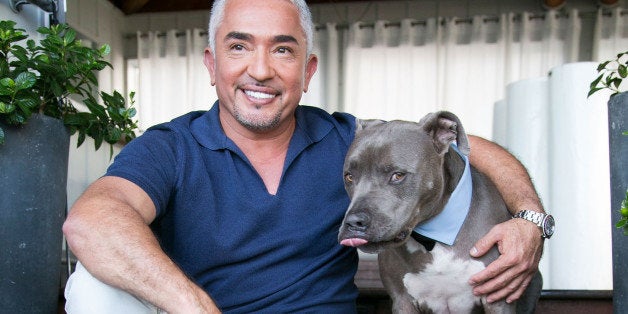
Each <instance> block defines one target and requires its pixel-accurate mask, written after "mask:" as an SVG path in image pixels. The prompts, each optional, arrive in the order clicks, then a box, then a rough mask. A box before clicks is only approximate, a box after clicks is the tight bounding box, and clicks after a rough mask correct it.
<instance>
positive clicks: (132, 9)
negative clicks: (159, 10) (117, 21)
mask: <svg viewBox="0 0 628 314" xmlns="http://www.w3.org/2000/svg"><path fill="white" fill-rule="evenodd" d="M148 1H149V0H126V1H122V11H123V12H124V13H125V14H133V13H136V12H138V11H140V10H141V9H142V8H143V7H144V6H145V5H146V4H147V3H148Z"/></svg>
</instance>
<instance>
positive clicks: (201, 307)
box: [63, 177, 220, 313]
mask: <svg viewBox="0 0 628 314" xmlns="http://www.w3.org/2000/svg"><path fill="white" fill-rule="evenodd" d="M154 219H155V206H154V204H153V202H152V200H151V199H150V197H149V196H148V195H147V194H146V193H145V192H144V191H143V190H142V189H141V188H140V187H138V186H137V185H135V184H133V183H131V182H130V181H127V180H125V179H122V178H118V177H103V178H101V179H99V180H97V181H96V182H94V183H93V184H92V185H91V186H90V187H89V188H88V189H87V190H86V191H85V193H83V195H82V196H81V197H80V198H79V199H78V200H77V201H76V203H75V204H74V206H73V207H72V210H71V211H70V214H69V216H68V218H67V220H66V222H65V223H64V225H63V232H64V234H65V235H66V237H67V240H68V244H69V246H70V248H71V249H72V251H73V252H74V253H75V254H76V256H77V257H78V259H79V260H80V261H81V263H82V264H83V266H85V268H86V269H87V270H88V271H89V272H90V273H91V274H92V275H93V276H94V277H96V278H98V279H100V280H101V281H102V282H104V283H107V284H109V285H112V286H115V287H118V288H121V289H123V290H126V291H128V292H130V293H131V294H133V295H136V296H138V297H140V298H142V299H145V300H147V301H149V302H151V303H152V304H154V305H155V306H157V307H159V308H161V309H163V310H166V311H167V312H168V313H219V312H220V311H219V310H218V308H217V307H216V306H215V304H214V303H213V301H212V300H211V298H210V297H209V296H208V295H207V294H206V293H205V292H204V291H203V290H202V289H201V288H200V287H198V286H197V285H196V284H195V283H193V282H192V281H191V280H189V279H188V278H187V276H186V275H185V274H184V273H183V272H182V271H181V270H180V269H179V268H178V267H177V266H176V265H175V264H174V262H173V261H172V260H171V259H170V258H169V257H168V256H167V255H166V254H165V253H164V252H163V250H162V249H161V247H160V246H159V243H158V241H157V239H156V238H155V236H154V235H153V233H152V231H151V229H150V228H149V226H148V225H149V224H150V222H152V221H153V220H154Z"/></svg>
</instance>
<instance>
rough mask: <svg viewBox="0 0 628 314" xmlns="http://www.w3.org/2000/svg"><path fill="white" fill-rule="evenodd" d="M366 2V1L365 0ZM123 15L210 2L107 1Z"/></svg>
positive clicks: (184, 8) (324, 0)
mask: <svg viewBox="0 0 628 314" xmlns="http://www.w3.org/2000/svg"><path fill="white" fill-rule="evenodd" d="M354 1H365V0H306V2H307V3H308V4H318V3H338V2H354ZM366 1H368V0H366ZM109 2H111V3H113V4H114V5H115V6H116V7H117V8H119V9H120V10H122V12H124V14H127V15H129V14H135V13H149V12H174V11H191V10H207V11H209V9H210V8H211V4H212V1H211V0H109Z"/></svg>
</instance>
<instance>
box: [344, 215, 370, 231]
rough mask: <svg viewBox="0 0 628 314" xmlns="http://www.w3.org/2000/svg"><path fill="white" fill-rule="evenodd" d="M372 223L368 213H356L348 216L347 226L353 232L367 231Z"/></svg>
mask: <svg viewBox="0 0 628 314" xmlns="http://www.w3.org/2000/svg"><path fill="white" fill-rule="evenodd" d="M370 221H371V218H370V217H369V215H367V214H366V213H354V214H350V215H349V216H347V218H346V219H345V224H346V225H347V227H348V228H349V229H350V230H351V231H365V230H366V229H367V228H368V227H369V225H370Z"/></svg>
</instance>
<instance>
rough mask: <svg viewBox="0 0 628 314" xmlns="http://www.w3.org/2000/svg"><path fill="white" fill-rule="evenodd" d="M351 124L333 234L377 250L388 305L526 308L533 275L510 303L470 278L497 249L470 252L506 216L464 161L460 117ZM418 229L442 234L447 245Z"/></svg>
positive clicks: (533, 293)
mask: <svg viewBox="0 0 628 314" xmlns="http://www.w3.org/2000/svg"><path fill="white" fill-rule="evenodd" d="M358 124H359V125H358V130H357V133H356V137H355V140H354V141H353V143H352V145H351V147H350V148H349V152H348V153H347V157H346V159H345V164H344V181H345V188H346V190H347V192H348V193H349V196H350V198H351V204H350V205H349V208H348V209H347V213H346V214H345V217H344V220H343V222H342V226H341V228H340V231H339V235H338V240H339V242H340V243H341V244H342V245H346V246H354V247H358V248H359V249H360V250H362V251H364V252H367V253H379V256H378V260H379V268H380V276H381V279H382V282H383V284H384V286H385V288H386V290H387V291H388V294H389V295H390V296H391V298H392V300H393V312H394V313H477V312H485V313H532V312H533V311H534V307H535V305H536V302H537V300H538V297H539V295H540V291H541V286H542V279H541V277H540V274H538V273H537V275H536V276H535V278H534V279H533V280H532V282H531V283H530V285H529V286H528V288H527V289H526V292H525V293H524V296H522V298H520V299H519V301H518V302H516V304H515V303H513V304H508V303H506V302H504V301H500V302H495V303H487V302H486V299H485V297H478V296H474V295H473V293H472V287H471V285H469V283H468V280H469V278H470V277H471V275H473V274H475V273H477V272H479V271H480V270H482V269H484V268H485V267H486V265H488V264H489V263H490V262H491V261H493V260H495V259H496V258H497V257H498V256H499V252H498V251H497V249H496V248H493V250H492V251H491V252H489V253H488V254H486V255H485V256H483V257H481V258H479V259H476V258H473V257H471V256H470V255H469V251H470V250H471V248H472V247H473V245H474V244H475V242H476V241H477V240H479V239H480V238H481V237H482V236H484V235H485V234H486V233H488V231H489V230H490V229H491V228H492V227H493V226H494V225H496V224H498V223H501V222H503V221H506V220H508V219H511V215H510V213H509V212H508V210H507V208H506V205H505V204H504V201H503V200H502V198H501V196H500V194H499V192H498V191H497V189H496V188H495V186H494V185H493V184H492V183H491V182H490V181H489V180H488V179H487V178H486V177H485V176H483V175H482V174H481V173H479V172H478V171H477V170H475V169H474V168H473V167H471V166H470V165H468V162H467V161H466V156H467V155H468V153H469V150H470V149H469V144H468V139H467V136H466V134H465V131H464V129H463V127H462V125H461V123H460V121H459V119H458V117H456V116H455V115H454V114H452V113H450V112H444V111H442V112H437V113H432V114H429V115H427V116H425V117H424V118H423V119H421V121H420V122H419V123H413V122H406V121H391V122H383V121H376V120H364V121H360V122H359V123H358ZM452 143H455V144H456V145H455V146H454V145H452ZM456 147H457V148H456ZM463 155H464V156H465V157H463ZM465 169H466V171H465ZM465 172H466V173H465ZM463 181H464V182H465V183H464V184H463ZM459 182H460V187H458V186H459ZM465 186H466V187H465ZM465 194H467V196H465ZM449 201H451V202H454V203H455V204H453V205H450V204H448V202H449ZM430 228H431V229H430ZM441 229H450V230H444V232H442V231H443V230H441ZM415 230H419V231H422V230H423V231H426V233H427V234H429V235H432V234H436V237H437V238H439V237H440V238H439V241H442V239H445V240H444V241H445V242H447V238H449V240H450V242H451V243H450V244H451V245H449V244H444V243H441V242H434V241H432V240H431V239H429V238H425V237H423V236H422V235H419V234H418V233H417V232H416V231H415ZM430 232H431V233H430ZM422 234H423V232H422ZM439 234H440V236H439ZM423 235H425V234H423Z"/></svg>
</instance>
